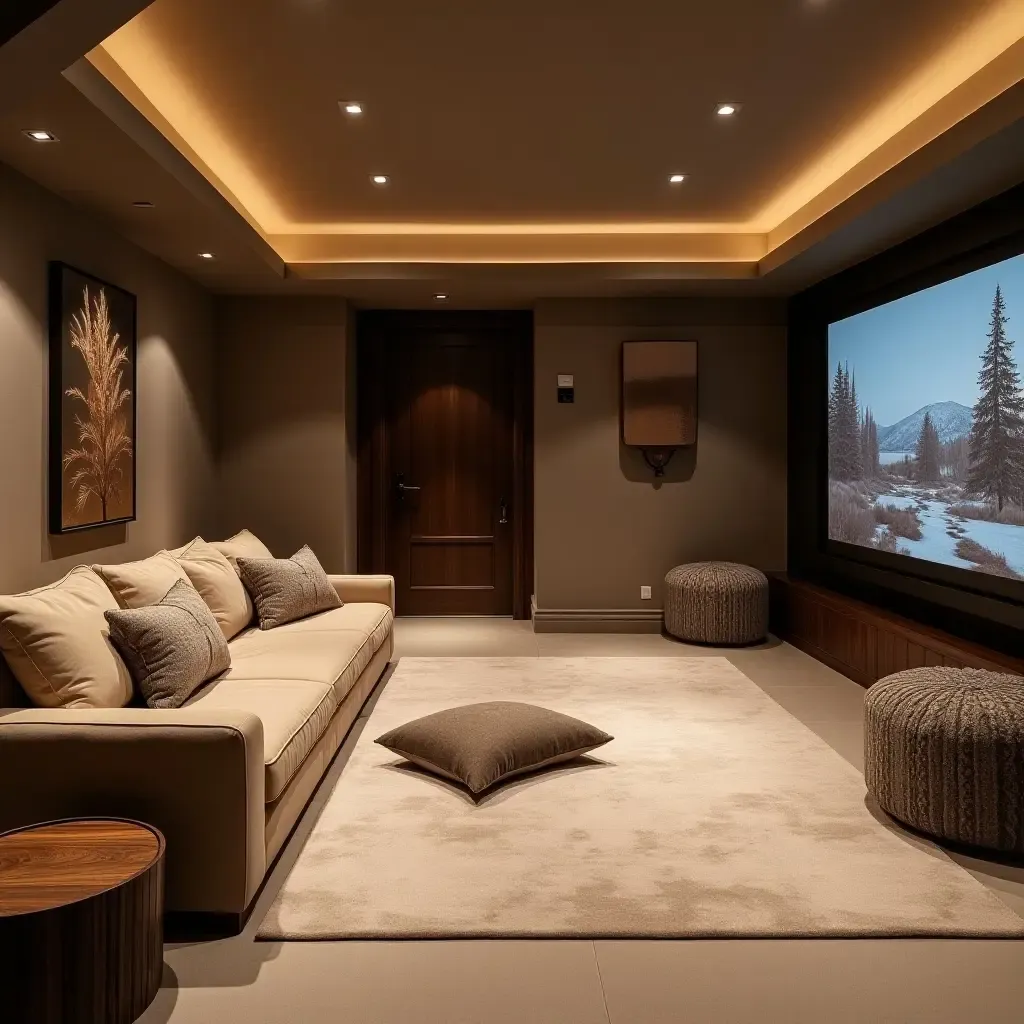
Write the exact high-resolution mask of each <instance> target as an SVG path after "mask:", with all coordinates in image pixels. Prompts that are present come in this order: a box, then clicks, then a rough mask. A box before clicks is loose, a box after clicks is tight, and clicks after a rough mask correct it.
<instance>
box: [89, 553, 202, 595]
mask: <svg viewBox="0 0 1024 1024" xmlns="http://www.w3.org/2000/svg"><path fill="white" fill-rule="evenodd" d="M92 571H93V572H95V573H98V574H99V576H100V578H101V579H102V580H103V582H104V583H106V585H107V586H108V587H110V592H111V593H112V594H113V595H114V597H115V598H116V599H117V603H118V605H119V606H120V607H122V608H145V607H147V606H149V605H151V604H159V603H160V602H161V601H162V600H163V599H164V596H165V595H166V594H167V591H168V590H170V589H171V587H173V586H174V584H175V583H177V582H178V580H184V581H185V582H186V583H187V582H188V576H186V575H185V570H184V569H182V567H181V566H180V565H178V562H177V559H175V557H174V556H173V555H172V554H171V553H170V552H169V551H158V552H157V553H156V554H155V555H150V557H149V558H143V559H141V560H140V561H138V562H122V563H121V564H120V565H94V566H93V567H92Z"/></svg>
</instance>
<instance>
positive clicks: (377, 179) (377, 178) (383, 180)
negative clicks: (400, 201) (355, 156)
mask: <svg viewBox="0 0 1024 1024" xmlns="http://www.w3.org/2000/svg"><path fill="white" fill-rule="evenodd" d="M388 180H389V179H388V176H387V175H386V174H375V175H373V177H372V178H370V181H372V182H373V183H374V185H386V184H387V183H388Z"/></svg>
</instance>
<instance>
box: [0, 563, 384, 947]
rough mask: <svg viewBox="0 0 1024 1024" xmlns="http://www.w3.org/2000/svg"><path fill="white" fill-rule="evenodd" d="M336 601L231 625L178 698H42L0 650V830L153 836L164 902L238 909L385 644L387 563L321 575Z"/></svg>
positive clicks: (243, 907) (355, 710)
mask: <svg viewBox="0 0 1024 1024" xmlns="http://www.w3.org/2000/svg"><path fill="white" fill-rule="evenodd" d="M330 579H331V582H332V584H333V585H334V588H335V589H336V590H337V592H338V595H339V596H340V597H341V599H342V601H343V602H344V604H343V606H342V607H340V608H336V609H332V610H330V611H326V612H321V613H320V614H317V615H313V616H310V617H309V618H305V619H300V620H299V621H296V622H291V623H289V624H287V625H284V626H280V627H278V628H276V629H272V630H266V631H261V630H260V629H258V628H256V627H250V628H247V629H245V630H243V631H242V632H241V633H239V634H238V635H237V636H235V637H234V638H233V639H232V640H231V641H230V644H229V647H230V651H231V667H230V668H229V669H228V670H227V671H226V672H224V673H223V674H222V675H220V676H218V677H217V678H216V679H214V680H213V681H212V682H210V683H207V684H206V685H205V686H203V687H202V688H201V689H200V690H199V691H198V692H197V693H195V694H194V695H193V696H192V697H191V698H190V699H189V700H188V701H187V703H186V704H185V705H184V706H183V707H181V708H177V709H173V710H171V709H161V710H154V709H150V708H146V707H122V708H91V707H90V708H40V707H25V706H24V705H26V704H27V703H28V701H27V700H26V699H25V696H24V693H23V692H22V691H21V688H20V687H19V686H18V683H17V681H16V680H15V679H14V676H13V674H12V673H11V671H10V670H9V668H8V666H7V665H6V664H5V663H4V660H3V658H2V657H0V779H3V783H2V784H0V791H2V795H0V832H2V831H5V830H7V829H11V828H16V827H18V826H21V825H25V824H28V823H30V822H36V821H44V820H49V819H53V818H60V817H73V816H82V815H93V814H95V815H113V816H122V817H130V818H137V819H140V820H142V821H146V822H149V823H151V824H153V825H156V826H157V827H159V828H160V829H161V831H162V832H163V833H164V835H165V837H166V839H167V863H166V909H167V911H168V912H169V913H175V912H187V913H189V914H192V915H196V914H202V915H218V916H221V915H223V916H224V921H223V924H222V925H221V926H220V927H223V928H225V929H230V928H231V926H232V925H236V926H240V924H241V922H243V921H244V919H245V916H246V913H247V911H248V909H249V908H250V907H251V904H252V901H253V897H254V896H255V895H256V892H257V890H258V889H259V887H260V884H261V883H262V881H263V878H264V876H265V874H266V872H267V869H268V867H269V865H270V864H271V863H272V862H273V860H274V857H275V856H276V855H277V853H278V852H279V851H280V849H281V847H282V845H283V844H284V841H285V839H286V838H287V837H288V835H289V833H290V832H291V829H292V827H293V826H294V824H295V822H296V821H297V820H298V817H299V815H300V813H301V812H302V810H303V808H304V807H305V805H306V803H307V801H308V800H309V798H310V796H311V795H312V793H313V791H314V789H315V788H316V786H317V783H318V782H319V781H320V779H321V778H322V777H323V774H324V772H325V771H326V769H327V766H328V765H329V763H330V761H331V759H332V758H333V756H334V754H335V752H336V751H337V749H338V747H339V746H340V744H341V741H342V740H343V739H344V737H345V734H346V733H347V732H348V730H349V728H350V726H351V725H352V723H353V722H354V721H355V719H356V718H357V716H358V714H359V711H360V709H361V707H362V705H363V703H364V702H365V701H366V698H367V697H368V696H369V694H370V692H371V691H372V689H373V688H374V686H375V684H376V683H377V682H378V680H379V679H380V677H381V675H382V674H383V672H384V670H385V668H386V667H387V664H388V661H389V660H390V658H391V655H392V652H393V650H394V645H393V637H392V624H393V621H394V607H395V595H394V581H393V579H392V578H391V577H390V576H331V577H330Z"/></svg>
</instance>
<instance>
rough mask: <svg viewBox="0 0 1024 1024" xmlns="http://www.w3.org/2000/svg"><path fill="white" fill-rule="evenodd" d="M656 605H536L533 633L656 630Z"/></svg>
mask: <svg viewBox="0 0 1024 1024" xmlns="http://www.w3.org/2000/svg"><path fill="white" fill-rule="evenodd" d="M661 623H662V611H661V609H660V608H650V609H648V608H642V609H641V608H538V607H537V606H536V604H534V606H533V631H534V632H535V633H660V632H661Z"/></svg>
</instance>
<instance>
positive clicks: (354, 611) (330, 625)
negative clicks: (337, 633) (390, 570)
mask: <svg viewBox="0 0 1024 1024" xmlns="http://www.w3.org/2000/svg"><path fill="white" fill-rule="evenodd" d="M394 619H395V617H394V615H392V614H391V609H390V608H389V607H388V606H387V605H386V604H374V603H373V602H371V601H360V602H358V603H353V604H345V605H342V607H340V608H332V609H331V610H330V611H328V612H318V613H317V614H316V615H310V616H309V618H306V619H299V620H298V621H296V622H289V623H288V624H287V625H284V626H279V627H278V628H277V630H276V631H275V632H277V634H278V635H279V636H280V635H282V634H286V633H316V632H323V631H327V630H335V629H355V630H358V631H360V632H362V633H365V634H366V635H367V636H369V637H371V639H372V643H373V649H374V650H375V651H376V650H378V649H379V648H380V645H381V644H382V643H384V640H385V638H386V637H387V635H388V633H389V632H390V631H391V624H392V622H394Z"/></svg>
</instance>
